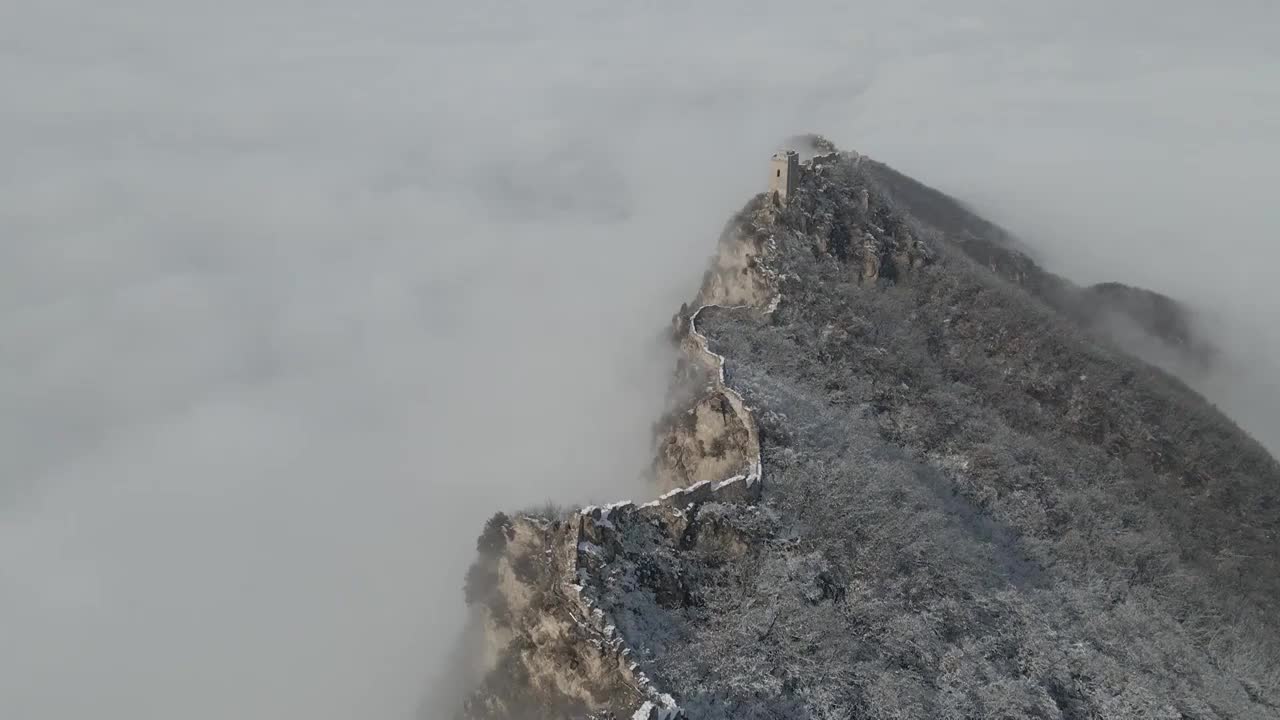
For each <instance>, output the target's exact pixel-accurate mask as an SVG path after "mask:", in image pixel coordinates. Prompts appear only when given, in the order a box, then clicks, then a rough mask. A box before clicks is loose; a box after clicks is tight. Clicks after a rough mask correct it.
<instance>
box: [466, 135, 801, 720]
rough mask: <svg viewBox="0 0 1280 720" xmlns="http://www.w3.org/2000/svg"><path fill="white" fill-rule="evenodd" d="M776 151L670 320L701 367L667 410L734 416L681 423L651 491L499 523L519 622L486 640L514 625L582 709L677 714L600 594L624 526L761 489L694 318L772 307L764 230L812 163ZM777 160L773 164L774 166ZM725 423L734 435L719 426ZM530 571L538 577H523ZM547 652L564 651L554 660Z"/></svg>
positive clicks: (686, 518) (746, 423)
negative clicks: (674, 460) (747, 209)
mask: <svg viewBox="0 0 1280 720" xmlns="http://www.w3.org/2000/svg"><path fill="white" fill-rule="evenodd" d="M781 157H782V160H781V163H779V162H778V161H777V159H776V158H775V161H774V162H773V164H772V165H771V172H770V190H769V192H768V193H766V194H763V195H761V196H758V202H757V204H756V205H755V206H754V210H753V212H752V213H751V214H750V216H749V217H747V218H739V222H738V224H736V225H735V224H731V226H730V228H729V229H727V230H726V232H725V234H724V235H722V237H721V239H720V243H719V248H718V255H717V256H716V257H715V258H714V259H713V261H712V267H711V269H710V270H709V271H708V273H707V276H706V278H704V281H703V286H702V288H701V289H700V291H699V293H698V299H699V301H700V304H699V305H698V307H697V309H696V310H694V311H692V312H689V311H688V310H686V309H685V308H682V309H681V313H680V314H678V315H677V316H676V318H675V323H674V336H675V339H676V340H677V341H678V345H679V348H680V350H681V354H682V356H683V357H684V358H685V359H686V360H687V361H688V362H690V363H691V364H692V366H694V367H695V368H697V370H696V371H695V373H694V374H695V375H697V376H700V377H704V378H705V381H703V382H702V383H701V387H700V388H699V389H698V390H697V391H696V392H694V393H692V397H691V398H687V399H686V401H687V403H688V404H685V405H682V406H681V407H682V408H683V409H681V410H680V411H679V412H677V413H675V415H678V416H683V417H684V420H685V422H688V423H692V424H693V425H695V426H697V425H699V423H700V422H701V421H703V420H705V419H706V417H707V415H709V414H710V413H706V414H700V411H704V410H706V407H705V406H707V405H714V406H715V407H717V408H723V407H724V406H727V408H728V409H729V410H731V415H732V418H723V419H720V421H719V422H718V424H717V423H702V424H703V425H704V427H702V428H698V427H694V428H693V429H692V430H691V431H689V436H688V437H685V438H683V439H682V441H681V442H682V445H681V447H680V448H679V451H678V452H679V453H680V454H681V456H682V458H681V463H682V464H683V462H684V460H685V459H687V458H689V457H692V460H690V461H689V462H688V465H687V467H683V468H682V472H681V473H679V475H680V476H679V477H678V478H671V477H665V478H664V477H663V473H661V472H656V473H655V481H656V482H657V483H658V485H659V487H661V486H663V485H666V486H668V487H673V489H671V490H669V491H668V492H665V493H664V494H662V495H661V496H660V497H659V498H658V499H656V500H653V501H650V502H645V503H634V502H631V501H624V502H619V503H614V504H611V505H606V506H590V507H584V508H581V509H579V510H576V511H573V512H571V513H570V514H569V515H568V516H567V517H564V518H548V517H538V516H535V515H521V516H517V517H515V518H512V520H511V527H510V528H509V529H508V530H507V538H508V541H507V542H506V548H505V550H504V555H503V557H502V558H501V559H500V560H499V561H498V562H497V570H496V573H497V576H498V578H499V579H498V585H499V592H500V594H501V596H502V600H501V603H500V607H502V609H503V610H504V612H505V613H506V614H507V616H508V618H511V619H515V618H519V620H513V621H512V624H518V625H519V626H520V628H521V629H520V630H519V632H516V631H511V630H504V629H503V628H502V627H498V626H499V625H501V623H496V622H494V618H493V617H491V618H490V622H489V623H488V624H489V629H490V632H489V635H490V644H491V646H495V647H505V648H508V650H506V652H512V651H511V650H510V649H509V648H514V647H516V646H517V645H521V643H519V642H517V635H519V634H521V633H522V634H523V640H524V643H523V646H522V647H523V649H522V650H520V651H519V652H518V658H519V662H520V664H521V665H522V666H523V667H524V672H526V673H527V675H528V676H529V678H530V684H531V685H532V686H535V687H541V688H542V689H543V690H546V691H549V692H548V694H554V695H558V696H561V697H566V698H570V699H572V700H574V701H576V702H578V703H580V707H586V708H589V713H590V714H589V715H588V717H591V718H604V717H629V718H631V720H680V719H682V718H685V717H686V715H685V713H684V711H683V710H682V709H681V708H680V706H679V704H678V703H677V702H676V700H675V699H674V698H673V697H672V696H671V695H670V694H668V693H666V692H663V690H662V688H660V687H659V686H658V685H657V683H655V682H654V681H653V679H652V678H650V677H649V676H648V675H647V674H646V673H645V672H644V670H643V669H642V668H641V662H642V658H643V649H642V648H637V647H631V646H630V645H629V644H628V642H627V639H626V637H625V634H624V632H622V631H621V630H620V629H619V628H620V627H622V626H623V624H622V623H620V622H618V619H617V618H614V617H612V616H611V615H610V613H609V612H608V610H607V609H606V607H605V605H606V604H607V603H606V602H604V600H605V596H606V595H607V593H608V592H610V591H611V590H615V589H616V587H617V585H618V584H619V578H618V577H617V574H618V572H619V571H618V568H617V567H616V566H617V565H621V564H623V563H620V562H616V561H619V560H621V559H622V553H623V542H624V539H625V538H624V531H626V530H628V529H634V528H636V527H637V526H640V525H648V526H651V527H653V528H659V529H660V532H663V533H667V534H669V535H670V536H672V540H673V541H679V540H680V538H681V537H682V536H683V534H684V533H685V532H686V531H687V530H688V528H689V526H690V524H691V523H692V522H694V520H693V516H694V515H695V514H696V512H697V509H698V508H699V507H701V506H703V505H707V504H710V503H725V504H739V505H741V504H754V503H756V502H757V501H758V500H759V499H760V498H761V495H762V492H763V488H764V468H763V465H762V462H761V447H760V434H759V429H758V425H757V422H756V418H755V416H754V414H753V411H752V409H751V408H750V407H749V406H748V404H747V402H746V400H745V399H744V398H743V396H742V395H741V394H740V393H739V392H738V391H737V390H735V389H734V388H733V387H731V386H730V384H729V382H728V379H727V377H726V369H725V365H726V358H725V357H724V356H723V355H721V354H719V353H717V352H715V351H714V350H712V349H711V346H710V342H709V340H708V338H707V337H706V335H704V334H703V333H702V332H701V331H700V330H699V329H698V321H699V319H700V318H702V317H704V313H707V312H710V311H739V310H751V309H754V310H756V311H758V312H763V313H765V314H770V313H772V312H773V311H774V310H775V309H776V308H777V307H778V302H779V300H780V293H779V291H778V278H777V277H775V276H774V274H773V273H772V272H771V271H770V270H769V268H768V263H767V256H768V255H769V254H770V252H771V251H772V250H773V249H774V248H775V245H774V241H773V237H772V232H773V230H774V224H775V223H776V221H777V218H778V213H779V212H780V211H781V209H782V208H783V207H785V205H786V202H787V199H788V198H787V195H788V194H789V192H790V191H794V188H795V183H796V177H795V173H796V172H806V171H809V170H811V169H812V167H813V165H812V164H811V161H807V162H805V163H803V165H801V164H799V163H797V161H796V158H795V155H794V153H791V154H788V155H783V156H781ZM824 159H825V158H824ZM779 166H780V167H781V168H783V172H782V173H781V174H779V173H778V172H777V171H776V168H777V167H779ZM788 176H789V177H788ZM721 398H722V399H723V400H722V401H721V400H720V399H721ZM719 412H723V410H720V411H719ZM742 429H745V432H741V430H742ZM735 431H736V432H735ZM672 432H673V433H674V432H678V431H675V430H673V431H672ZM731 433H732V434H733V437H731V438H728V437H725V436H727V435H729V434H731ZM717 435H719V436H717ZM726 440H728V441H729V442H728V444H730V445H732V446H733V447H732V448H731V450H730V451H728V452H724V453H723V454H720V452H719V451H718V450H715V449H714V448H723V446H724V445H725V444H726V442H725V441H726ZM709 447H710V448H713V449H712V450H708V448H709ZM660 454H661V453H660ZM713 455H714V457H711V456H713ZM729 468H731V469H729ZM531 558H532V559H534V560H536V561H537V562H536V565H537V567H538V568H540V569H539V570H538V571H537V572H536V573H531V572H530V571H526V572H525V577H524V578H522V577H521V570H520V568H521V566H526V567H527V566H529V565H531V564H535V563H532V562H531V560H530V559H531ZM531 576H536V577H537V578H538V579H537V580H530V579H529V578H530V577H531ZM534 586H541V587H545V589H546V590H545V591H546V592H548V593H551V594H553V595H554V596H555V598H556V599H555V601H553V602H548V603H545V607H539V606H538V600H537V597H538V593H539V591H538V590H536V589H534ZM491 615H492V612H491ZM557 654H558V655H557ZM566 655H568V656H571V657H572V660H571V661H570V662H567V663H566V662H563V659H564V657H565V656H566ZM556 657H558V658H559V659H560V660H561V661H560V662H556V661H554V659H555V658H556ZM566 665H568V666H571V667H573V668H574V671H573V673H572V676H570V675H568V674H566V673H564V672H563V670H562V668H564V667H565V666H566ZM497 714H498V715H500V714H501V713H497ZM480 716H485V714H484V713H481V714H480Z"/></svg>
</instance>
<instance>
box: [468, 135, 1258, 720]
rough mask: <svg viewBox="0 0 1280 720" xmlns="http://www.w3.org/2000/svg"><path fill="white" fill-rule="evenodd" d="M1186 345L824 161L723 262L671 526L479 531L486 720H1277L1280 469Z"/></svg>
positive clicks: (911, 188) (1178, 321)
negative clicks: (1207, 395)
mask: <svg viewBox="0 0 1280 720" xmlns="http://www.w3.org/2000/svg"><path fill="white" fill-rule="evenodd" d="M1109 313H1120V314H1122V315H1124V316H1125V317H1127V318H1129V319H1130V320H1131V321H1132V322H1133V323H1134V324H1136V325H1138V326H1140V327H1141V328H1142V329H1143V330H1144V331H1145V332H1149V333H1150V334H1152V336H1153V337H1156V338H1158V339H1159V341H1160V342H1162V343H1164V344H1166V345H1168V346H1169V347H1173V348H1178V347H1182V348H1189V347H1194V346H1195V345H1196V340H1195V337H1194V329H1193V326H1192V325H1191V324H1190V323H1189V322H1183V320H1185V318H1186V314H1185V313H1184V312H1182V311H1181V309H1180V308H1178V306H1176V305H1175V304H1171V302H1170V303H1166V302H1165V301H1164V299H1162V298H1160V297H1159V296H1154V295H1150V294H1145V293H1144V291H1139V290H1134V289H1128V288H1123V289H1117V288H1114V287H1102V288H1091V289H1080V288H1077V287H1075V286H1073V285H1071V284H1070V283H1068V282H1066V281H1065V280H1063V279H1061V278H1058V277H1057V276H1055V275H1052V274H1051V273H1048V272H1046V271H1044V270H1043V269H1041V268H1040V267H1039V266H1038V265H1037V264H1036V263H1035V262H1034V261H1032V260H1031V259H1030V256H1029V255H1028V254H1027V253H1026V252H1024V250H1023V248H1022V247H1021V246H1020V245H1019V244H1018V242H1017V241H1016V240H1015V239H1013V238H1011V237H1009V236H1008V235H1007V234H1006V233H1004V232H1003V231H1002V230H1000V229H999V228H998V227H996V226H994V225H991V224H990V223H988V222H986V221H984V220H982V219H981V218H978V217H976V216H974V215H973V214H972V213H970V212H969V211H968V210H966V209H965V208H963V207H962V206H960V205H959V204H957V203H955V202H954V201H952V200H951V199H950V198H947V197H946V196H945V195H942V194H941V193H937V192H936V191H933V190H930V189H929V188H926V187H924V186H922V185H920V184H919V183H916V182H915V181H913V180H910V179H909V178H905V177H903V176H901V175H898V174H897V173H894V172H893V171H892V170H890V169H888V168H886V167H884V166H882V165H879V164H878V163H875V162H873V161H870V160H868V159H866V158H862V157H860V156H856V155H846V154H834V155H833V154H829V153H828V152H824V154H821V155H817V156H815V157H814V158H813V159H812V160H810V161H809V162H808V163H806V164H805V165H804V166H802V172H801V176H800V178H799V180H798V182H797V184H796V188H795V192H794V193H792V194H791V195H790V197H789V198H788V202H787V205H786V207H785V208H782V207H779V206H777V205H775V204H773V203H771V202H768V201H767V200H766V198H765V197H764V196H760V197H757V198H755V199H753V200H752V201H751V202H750V203H749V204H748V205H747V207H746V208H745V209H744V210H743V211H742V212H741V213H739V215H738V216H737V217H735V218H734V220H733V221H732V222H731V223H730V225H729V228H728V229H727V230H726V232H725V234H724V236H723V237H722V238H721V242H720V248H719V251H718V253H717V255H716V258H715V259H714V260H713V263H712V269H711V270H710V271H709V272H708V274H707V277H706V279H705V282H704V285H703V287H702V289H701V291H700V292H699V295H698V300H697V302H695V304H694V307H693V308H689V307H686V308H683V309H682V310H681V312H680V313H679V314H677V316H676V317H675V318H674V320H673V337H674V339H675V341H676V342H678V343H679V344H680V345H681V347H682V348H683V349H684V350H685V352H684V358H683V360H682V362H681V364H680V366H679V368H678V369H677V372H676V379H675V381H674V382H673V387H676V388H678V391H675V392H674V393H673V398H675V399H676V401H675V402H674V405H673V410H672V413H671V415H670V416H669V417H668V418H667V419H666V420H664V421H662V422H661V423H659V426H658V458H657V460H656V461H655V473H654V474H655V480H656V482H657V483H658V484H659V486H660V487H661V488H662V489H664V490H665V489H668V488H672V487H674V488H676V489H674V490H671V491H669V492H667V493H666V494H665V495H663V496H662V498H661V499H660V500H657V501H655V502H652V503H648V504H640V505H635V504H631V503H621V504H618V505H615V506H610V507H607V508H585V509H582V510H579V511H575V512H571V513H566V514H564V515H562V516H555V517H544V518H533V517H520V518H516V519H511V520H509V519H506V518H505V517H504V516H497V517H495V519H494V520H493V521H491V522H490V525H489V527H487V528H486V531H485V533H484V534H483V535H482V536H481V540H480V543H479V549H480V556H481V559H480V561H479V562H478V563H477V565H476V567H475V568H473V570H472V572H471V573H470V574H469V575H468V583H467V594H468V599H469V601H470V602H471V603H472V604H473V606H474V607H477V608H479V609H482V610H483V612H484V613H485V615H486V616H487V618H488V621H489V628H490V631H489V633H488V636H489V638H490V640H489V642H490V643H491V644H492V646H493V652H492V655H491V657H492V669H491V671H490V672H489V675H488V677H487V679H486V681H485V682H484V684H483V685H482V686H481V687H480V688H479V689H478V690H477V691H476V692H475V693H474V694H473V696H472V699H471V701H470V703H469V705H468V707H467V709H466V710H465V712H464V716H465V717H467V718H516V717H519V718H564V717H575V718H605V717H611V718H649V719H650V720H656V719H658V718H699V719H709V720H718V719H726V720H727V719H728V718H735V719H737V718H748V719H751V718H788V719H792V718H796V719H800V720H804V719H808V718H824V719H825V718H849V717H857V718H916V717H920V718H926V717H927V718H934V717H937V718H989V717H990V718H996V717H1010V718H1013V717H1017V718H1022V717H1030V718H1068V719H1074V718H1108V719H1111V718H1114V719H1116V720H1120V719H1122V718H1123V719H1126V720H1127V719H1128V718H1146V717H1169V718H1275V717H1280V627H1278V625H1280V466H1278V465H1277V463H1276V461H1275V460H1274V459H1273V458H1271V457H1270V456H1269V455H1268V454H1267V453H1266V452H1265V451H1264V450H1263V449H1262V448H1261V447H1260V446H1259V445H1258V444H1257V443H1256V442H1254V441H1253V440H1252V439H1251V438H1249V437H1248V436H1247V435H1246V434H1245V433H1243V432H1242V431H1240V430H1239V429H1238V428H1237V427H1236V426H1235V425H1234V424H1233V423H1232V422H1231V421H1230V420H1229V419H1227V418H1225V417H1223V416H1222V415H1221V414H1220V413H1218V412H1217V411H1216V410H1215V409H1214V408H1213V407H1211V406H1210V405H1209V404H1208V403H1206V402H1205V401H1204V400H1203V399H1202V398H1201V397H1199V396H1198V395H1196V394H1195V393H1194V392H1193V391H1191V390H1190V389H1188V388H1187V387H1186V386H1185V385H1183V384H1182V383H1181V382H1179V381H1178V380H1176V379H1174V378H1173V377H1171V376H1170V375H1168V374H1166V373H1164V372H1162V371H1160V370H1158V369H1156V368H1154V367H1151V366H1150V365H1148V364H1146V363H1144V362H1142V361H1140V360H1137V359H1135V358H1133V357H1132V356H1130V355H1128V354H1126V352H1125V349H1126V345H1125V344H1124V342H1123V341H1122V339H1121V338H1119V337H1117V336H1116V335H1115V334H1114V333H1112V332H1111V330H1109V329H1108V328H1107V327H1106V326H1105V325H1104V324H1100V323H1099V322H1098V318H1099V317H1100V316H1102V315H1105V314H1109Z"/></svg>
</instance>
